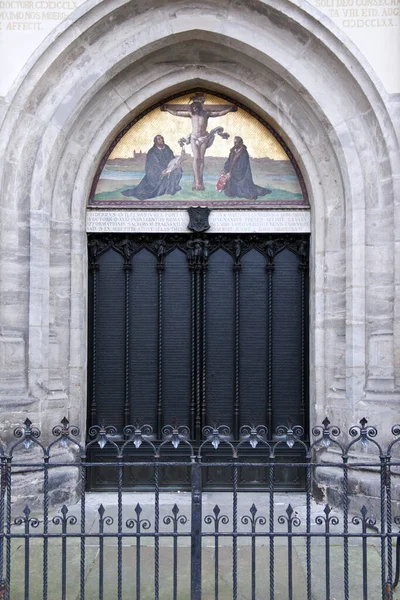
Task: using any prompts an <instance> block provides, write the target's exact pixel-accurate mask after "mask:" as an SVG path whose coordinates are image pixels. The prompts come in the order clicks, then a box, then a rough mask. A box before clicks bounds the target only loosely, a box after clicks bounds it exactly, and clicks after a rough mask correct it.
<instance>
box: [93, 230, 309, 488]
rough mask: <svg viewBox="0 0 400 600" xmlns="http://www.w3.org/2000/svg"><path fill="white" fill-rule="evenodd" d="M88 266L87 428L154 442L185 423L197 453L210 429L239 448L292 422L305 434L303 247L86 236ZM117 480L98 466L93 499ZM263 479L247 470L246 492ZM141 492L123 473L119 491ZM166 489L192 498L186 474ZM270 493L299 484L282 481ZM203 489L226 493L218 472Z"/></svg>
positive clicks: (258, 240) (288, 241)
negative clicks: (105, 426) (251, 426)
mask: <svg viewBox="0 0 400 600" xmlns="http://www.w3.org/2000/svg"><path fill="white" fill-rule="evenodd" d="M89 261H90V278H89V279H90V295H89V306H90V318H89V321H90V331H89V339H90V348H89V385H88V389H89V424H95V423H109V422H113V423H114V424H115V426H116V429H117V432H116V438H115V439H118V437H119V439H120V441H121V442H122V441H123V439H124V437H123V427H124V426H126V425H127V424H128V423H130V422H132V419H137V420H138V421H139V422H141V423H142V424H144V423H145V424H148V425H149V426H151V428H152V431H153V439H154V440H160V439H161V438H162V428H163V426H164V424H165V423H171V422H177V423H185V424H189V428H190V431H191V432H192V438H193V439H192V440H191V441H192V442H193V443H194V445H195V446H198V445H199V444H200V443H201V442H202V441H203V439H204V437H203V434H202V429H203V427H204V425H205V424H207V423H215V424H219V423H224V424H226V425H227V426H229V428H230V431H231V432H232V433H231V434H230V436H231V439H235V440H237V439H238V435H239V430H240V426H241V425H242V424H243V423H266V424H267V428H268V431H275V429H276V426H277V424H278V423H281V422H287V421H288V419H291V420H292V422H294V423H299V424H301V426H302V427H303V428H304V429H305V430H306V431H307V426H306V424H307V405H308V402H307V399H308V335H307V332H308V320H307V315H308V276H307V269H308V236H306V235H285V236H282V235H281V236H278V235H258V234H257V235H255V234H253V235H233V234H229V235H207V234H201V235H198V234H197V235H195V234H169V235H165V236H163V237H160V235H155V234H146V235H143V234H140V235H138V234H136V235H117V234H113V235H100V234H93V235H91V236H90V237H89ZM94 452H95V451H94ZM94 458H95V455H94ZM103 458H104V454H103ZM285 458H286V460H290V461H292V462H295V461H296V460H301V453H299V452H298V451H297V452H295V451H293V452H292V451H290V450H289V449H287V452H286V455H285ZM208 459H209V460H210V462H212V460H213V457H212V452H211V453H209V455H208ZM112 473H113V471H112V470H109V469H107V467H106V466H105V467H104V468H103V469H102V470H101V472H97V474H96V475H94V476H93V480H92V481H91V482H90V487H91V488H92V489H115V486H116V481H115V479H113V478H112ZM266 477H267V475H266V470H265V469H257V468H254V469H249V470H247V471H246V474H244V475H243V480H242V482H241V483H242V485H244V486H248V487H254V486H255V487H257V486H258V487H262V486H264V485H265V484H266V482H267V479H266ZM148 480H149V474H148V473H146V472H145V470H143V472H142V473H140V474H139V475H138V473H137V472H135V475H134V474H133V472H130V471H129V469H127V470H126V475H125V477H124V486H125V488H130V487H131V488H132V487H137V486H143V485H144V486H145V485H146V483H147V482H148ZM161 483H162V484H163V485H167V486H171V487H177V486H185V485H186V486H189V485H190V477H189V471H188V470H187V469H185V468H181V469H180V470H179V471H177V470H175V471H174V470H170V471H169V472H165V479H164V481H163V482H161ZM277 483H280V485H281V487H282V488H285V489H293V488H296V487H297V488H298V487H302V486H303V485H304V479H302V477H301V472H300V471H299V472H298V473H293V472H291V473H289V471H287V470H286V471H285V470H281V472H280V473H279V474H278V475H277ZM205 484H206V485H209V486H211V487H219V488H220V489H224V488H226V489H229V487H230V485H231V483H230V481H228V480H226V481H225V480H224V477H223V474H222V473H221V472H218V471H217V470H216V469H214V468H210V469H209V470H208V471H207V472H206V475H205Z"/></svg>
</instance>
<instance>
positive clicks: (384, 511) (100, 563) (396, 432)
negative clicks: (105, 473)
mask: <svg viewBox="0 0 400 600" xmlns="http://www.w3.org/2000/svg"><path fill="white" fill-rule="evenodd" d="M53 434H54V436H55V439H54V440H53V441H52V442H51V443H50V444H49V445H47V446H45V445H43V444H42V443H41V442H40V440H39V438H40V431H39V430H38V429H37V428H36V427H34V426H33V425H32V423H31V422H30V421H29V419H27V420H26V421H25V423H24V426H22V427H17V428H16V429H15V431H14V435H15V436H16V438H17V441H15V442H13V443H12V444H10V445H9V447H8V448H6V447H5V445H2V446H1V445H0V453H1V496H0V598H1V599H5V600H20V599H22V598H24V600H36V599H39V598H40V599H42V598H43V600H55V599H57V598H61V599H62V600H78V599H79V600H85V599H86V600H88V599H89V598H96V599H99V600H103V599H105V598H107V599H110V598H117V599H118V600H121V599H123V598H136V599H137V600H139V599H142V600H144V599H150V598H152V599H153V598H155V599H156V600H159V599H162V598H165V599H167V598H168V599H171V598H173V599H174V600H178V599H182V600H183V599H188V598H191V599H192V600H200V599H201V598H203V599H204V598H207V599H211V598H215V599H220V600H222V599H225V598H226V599H227V598H232V599H233V600H238V599H239V598H240V599H247V598H249V599H252V600H256V599H258V598H259V599H261V598H262V599H267V598H268V599H269V600H274V599H278V598H288V599H289V600H296V599H297V600H303V599H307V600H319V599H321V600H322V599H324V600H339V599H342V598H343V599H344V600H350V599H351V600H358V598H359V599H362V600H367V599H371V598H377V599H378V598H382V600H390V599H393V598H394V588H395V586H396V584H397V580H398V573H396V566H395V560H394V559H395V555H396V553H397V558H398V553H399V539H400V534H399V527H398V526H399V525H400V516H399V515H398V514H397V508H398V504H397V501H398V500H399V497H398V488H397V486H398V483H397V478H398V476H397V472H398V467H399V466H400V462H399V459H398V457H396V452H395V450H396V449H398V448H399V445H398V442H399V441H400V426H399V425H396V426H394V427H393V428H392V431H391V434H392V436H393V438H392V439H391V441H390V442H389V443H388V444H387V446H386V448H385V449H383V448H382V446H381V445H380V444H379V443H378V442H377V441H376V439H375V438H376V435H377V430H376V429H375V428H374V427H371V426H369V425H368V424H367V421H366V419H362V420H361V421H360V424H359V425H357V426H354V427H351V428H350V430H349V437H347V438H346V437H345V436H342V434H341V432H340V430H339V428H338V427H336V426H332V425H331V424H330V422H329V421H328V419H325V420H324V422H323V423H322V425H321V426H318V427H315V428H314V429H313V431H312V441H311V442H310V443H306V442H304V441H303V440H302V436H303V431H302V429H301V427H299V426H293V425H291V424H289V425H288V426H281V427H278V428H277V430H276V433H275V434H274V435H275V437H274V441H271V440H269V439H268V432H267V430H266V428H265V427H263V426H257V427H255V426H254V427H253V426H248V427H247V426H245V427H242V428H241V432H240V440H239V441H235V442H234V441H232V439H231V436H230V431H229V428H227V427H225V426H220V427H216V426H215V427H205V428H204V431H203V434H204V442H203V443H202V444H201V445H200V446H199V447H198V448H195V447H194V446H193V445H192V444H191V441H190V431H189V429H188V428H187V427H184V426H180V427H179V426H177V425H173V426H167V427H164V429H163V440H162V441H161V442H159V443H155V441H154V439H153V437H152V431H151V427H149V426H146V425H144V426H139V425H138V426H128V427H125V429H124V437H123V439H118V438H117V437H116V430H115V428H113V427H103V426H101V427H98V426H95V427H92V428H91V430H90V431H89V435H90V436H91V437H92V440H91V441H90V442H89V443H87V444H86V445H85V446H83V445H81V444H79V443H78V441H77V436H79V430H78V428H77V427H73V426H71V425H70V424H69V422H68V420H67V419H63V421H62V422H61V424H60V425H58V426H56V427H55V428H54V429H53ZM294 445H298V446H299V447H300V448H302V450H303V457H304V459H303V462H302V463H301V464H300V465H299V463H298V462H296V463H290V462H287V463H285V464H284V466H285V467H286V468H288V469H290V468H292V467H293V468H296V469H298V468H299V466H300V467H301V468H302V469H304V475H305V477H304V480H305V491H304V493H303V494H301V495H300V494H293V495H290V494H289V495H288V494H283V493H281V492H277V490H276V489H275V474H276V469H277V468H278V466H279V468H282V463H279V465H278V464H277V462H276V455H277V451H278V449H279V448H281V447H282V446H288V447H289V448H291V447H293V446H294ZM94 446H96V447H99V448H101V449H103V448H105V447H108V448H109V449H110V448H112V449H113V450H114V453H115V460H114V461H113V462H112V463H107V468H113V469H115V470H116V472H117V491H116V492H115V494H104V495H103V496H101V499H102V502H101V503H98V499H99V494H96V495H94V496H93V495H91V494H89V493H88V492H87V491H86V482H87V479H88V472H89V471H90V469H93V468H97V469H98V468H99V467H101V465H102V464H103V463H102V462H101V461H100V460H98V461H96V462H92V461H90V460H89V459H88V457H89V456H90V449H91V448H93V447H94ZM143 447H146V448H147V449H148V450H149V451H151V457H150V458H149V457H148V456H147V457H145V458H143V457H142V455H141V454H140V450H141V449H143ZM208 447H211V448H212V449H213V463H212V465H213V468H215V469H216V473H219V472H222V471H223V472H229V473H230V477H231V491H230V492H224V493H222V492H220V493H218V492H204V491H203V489H202V470H203V469H204V468H206V467H207V468H208V467H209V466H210V463H209V458H208V460H207V462H205V461H204V451H205V449H206V448H208ZM178 448H179V449H180V450H182V448H184V449H186V451H187V455H184V454H182V452H181V453H180V454H179V460H172V459H171V457H172V458H173V456H174V455H173V452H174V451H177V450H178ZM221 448H224V454H223V457H224V460H219V451H220V449H221ZM260 448H261V449H263V452H264V458H265V457H266V459H267V463H266V462H265V460H263V461H260V459H259V456H260ZM244 449H245V450H246V452H245V456H246V462H240V457H241V453H242V452H243V451H244ZM255 449H257V450H258V453H257V455H256V456H255V460H253V461H250V460H248V456H249V450H255ZM128 450H129V452H128ZM167 450H168V453H166V452H167ZM169 450H171V451H172V454H171V452H169ZM227 450H229V453H230V458H229V460H226V458H225V457H226V451H227ZM135 452H137V453H138V454H137V456H135ZM132 457H133V458H132ZM165 457H166V458H165ZM177 466H184V467H185V468H186V469H187V468H189V470H190V475H191V489H190V492H188V493H179V492H177V493H175V494H172V493H171V492H165V491H164V490H163V489H162V488H161V486H160V484H159V481H160V473H161V472H162V471H163V470H165V469H168V468H170V467H174V468H175V467H177ZM254 466H256V467H259V468H260V469H264V470H266V473H267V477H268V483H267V485H266V486H265V490H262V491H260V490H258V491H256V492H253V493H251V492H246V493H243V492H241V491H240V488H239V473H240V470H241V469H246V468H254ZM143 468H146V469H149V468H151V469H152V471H153V491H152V492H151V493H146V494H144V493H142V492H135V491H133V492H126V491H124V490H123V473H124V470H126V469H133V470H140V469H143ZM332 473H336V476H335V477H334V478H333V479H332ZM354 474H357V477H356V479H357V481H360V474H361V480H362V479H365V480H366V474H368V477H371V478H372V480H373V479H374V478H375V479H376V480H377V481H378V492H379V493H378V509H377V510H375V508H374V505H373V504H369V502H368V499H367V496H365V502H363V501H362V500H361V502H360V495H362V493H363V490H362V487H361V488H359V487H358V486H357V485H354V482H353V475H354ZM66 480H68V481H69V482H70V483H71V482H72V484H73V488H74V489H75V490H76V493H77V496H78V497H77V500H78V501H77V502H76V503H75V504H74V503H72V502H70V503H69V506H67V504H65V503H64V504H62V502H61V504H62V505H61V506H58V508H57V507H54V506H53V504H54V502H60V500H61V501H62V498H63V494H64V496H65V497H67V494H66V484H65V481H66ZM372 480H371V481H372ZM328 482H330V485H331V486H332V488H333V487H334V488H335V490H336V495H335V496H334V497H335V498H339V500H340V504H341V507H340V508H337V507H336V508H334V507H333V506H332V505H331V504H329V503H327V502H325V503H324V504H316V503H315V501H314V499H313V495H312V492H313V489H317V488H318V487H323V486H324V485H327V486H328V491H329V485H328ZM64 488H65V489H64ZM24 495H25V496H27V497H29V499H30V503H27V504H26V505H25V507H24V506H23V505H21V502H20V498H21V497H22V496H24ZM288 497H289V501H288V500H287V499H288ZM357 503H358V504H357ZM361 503H362V504H361ZM360 504H361V506H360ZM367 506H368V507H367ZM371 507H372V508H371ZM355 511H356V512H355ZM397 563H398V561H397Z"/></svg>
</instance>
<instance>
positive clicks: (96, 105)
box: [1, 0, 399, 424]
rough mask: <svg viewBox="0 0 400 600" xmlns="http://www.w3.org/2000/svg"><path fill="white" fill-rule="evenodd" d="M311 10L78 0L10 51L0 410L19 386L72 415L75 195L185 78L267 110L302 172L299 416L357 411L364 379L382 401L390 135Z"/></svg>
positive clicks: (78, 234) (76, 349)
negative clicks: (10, 371)
mask: <svg viewBox="0 0 400 600" xmlns="http://www.w3.org/2000/svg"><path fill="white" fill-rule="evenodd" d="M317 16H318V13H317V11H315V10H313V9H311V8H310V9H309V10H307V11H306V10H305V9H304V7H300V6H299V5H297V4H296V3H291V2H285V3H283V4H282V3H280V5H279V8H277V7H276V6H275V5H274V2H273V1H272V0H270V1H269V2H261V1H259V0H254V1H252V2H250V3H249V2H240V1H238V2H237V3H234V4H232V3H229V2H222V3H221V2H217V0H204V1H202V2H200V3H197V4H196V5H195V6H193V5H191V3H186V4H185V3H184V2H179V1H178V0H171V1H170V2H168V3H167V4H166V5H165V3H164V2H162V1H161V0H153V1H152V2H151V3H150V4H149V3H148V2H145V1H144V0H143V2H140V1H130V2H126V1H124V2H123V1H121V0H120V1H118V2H115V3H112V5H111V4H110V3H108V2H100V3H98V2H86V3H85V4H84V5H83V6H82V7H81V8H80V9H78V10H77V11H75V13H74V15H73V17H71V19H70V20H69V21H67V22H65V23H64V24H62V25H61V26H60V28H59V29H58V30H57V31H56V34H55V36H54V38H51V39H48V40H47V41H46V42H45V43H44V46H43V48H42V50H41V52H39V53H38V55H37V56H35V57H34V58H33V59H32V61H31V62H30V64H28V65H27V67H26V69H25V70H24V72H23V73H22V74H21V77H20V79H19V81H18V82H17V83H16V85H15V86H14V88H13V90H12V92H11V94H10V98H9V99H8V100H9V104H8V106H6V114H5V117H4V121H3V135H2V139H3V144H4V149H5V160H4V163H3V167H2V179H1V186H2V198H3V206H2V215H3V218H2V223H3V228H2V233H1V243H2V256H3V259H2V262H1V274H2V280H3V281H4V282H5V296H4V303H3V305H2V308H1V310H2V321H3V323H4V324H7V325H3V326H6V327H7V331H8V330H9V331H10V334H9V337H10V338H13V339H15V340H16V341H15V342H13V343H15V344H19V346H18V347H19V348H20V350H19V352H20V354H19V355H18V358H17V364H16V377H15V382H12V383H13V385H12V386H11V387H10V386H9V388H8V389H7V384H6V386H5V390H6V395H7V396H8V397H9V398H10V403H9V407H10V408H9V411H10V414H11V413H14V412H15V410H16V409H15V405H14V404H13V401H14V400H13V398H14V397H15V395H16V394H18V395H19V396H21V395H23V396H24V398H25V400H24V402H25V403H26V406H29V410H31V411H32V412H33V413H37V416H38V418H39V417H40V415H42V414H43V418H44V415H45V413H46V414H47V415H50V414H51V416H50V417H46V418H49V419H50V420H51V421H52V422H54V421H56V419H57V418H58V417H59V416H62V413H64V412H66V411H67V410H69V411H70V416H71V418H72V419H73V420H75V421H76V419H78V418H79V419H81V423H83V421H84V414H83V413H84V411H81V405H82V398H83V397H84V395H85V365H86V341H85V340H86V320H85V319H86V307H85V297H86V279H85V271H86V259H85V253H86V247H85V239H86V238H85V202H86V199H87V197H88V194H89V190H90V185H91V182H92V179H93V176H94V172H95V170H96V168H97V165H98V163H99V161H100V159H101V156H102V153H103V152H104V151H105V149H106V147H107V146H108V144H109V143H110V142H111V140H112V138H113V137H114V136H115V134H116V133H117V131H118V130H119V129H121V128H122V127H123V126H124V124H125V123H127V122H128V121H129V120H131V119H132V118H133V117H134V116H135V115H136V114H138V113H139V112H140V111H142V110H143V108H144V107H146V106H149V105H151V104H152V103H154V101H155V100H158V99H161V98H162V97H165V96H167V95H169V94H171V93H175V92H178V91H180V90H184V89H188V88H191V87H196V86H199V87H204V88H208V89H210V90H211V91H213V90H214V91H216V92H218V91H219V92H222V93H225V94H227V95H229V96H230V97H232V98H234V99H235V98H237V99H238V100H240V101H241V102H242V103H243V104H246V105H247V106H249V107H250V108H252V109H253V110H255V111H256V112H257V113H258V114H259V115H260V116H261V117H263V118H266V119H267V120H269V121H270V122H271V123H272V124H273V125H274V127H275V128H276V129H277V130H278V132H279V133H280V135H281V136H282V137H283V138H284V139H285V141H286V142H287V143H288V145H289V146H290V147H291V149H292V152H293V154H294V155H295V157H296V159H297V161H298V163H299V164H300V166H301V168H302V170H303V173H304V176H305V178H306V182H307V185H308V190H309V195H310V200H311V203H312V207H313V208H312V248H313V260H312V270H311V283H312V295H311V296H312V303H311V312H312V319H311V341H312V343H311V346H312V350H311V364H312V370H311V384H312V385H311V388H312V395H311V403H312V418H313V420H314V419H316V418H317V417H320V416H321V414H322V413H325V412H328V413H330V412H334V411H335V410H336V409H337V408H338V407H340V408H341V409H344V408H345V411H344V413H343V414H345V415H346V417H343V419H345V418H349V419H350V420H351V419H354V418H355V416H356V415H357V414H358V407H360V409H361V408H362V410H365V408H364V406H365V403H370V405H369V408H368V409H367V410H368V411H369V412H371V411H372V410H374V409H373V402H375V399H376V396H375V395H374V394H375V388H376V385H378V386H382V390H383V391H385V393H386V394H387V396H386V397H387V398H389V400H390V401H392V402H395V400H396V397H395V382H394V378H393V377H394V376H393V372H394V367H395V365H396V364H397V363H398V362H399V356H398V350H397V344H396V343H395V341H394V340H395V339H396V338H395V334H396V333H397V332H396V331H395V325H394V322H395V316H396V314H397V313H398V308H397V306H396V305H395V304H394V298H395V281H394V265H393V263H392V261H391V257H392V256H393V255H394V253H395V244H394V241H395V239H394V226H393V223H394V216H395V215H394V189H393V188H394V184H395V177H394V176H395V175H396V174H399V153H398V145H397V144H398V143H397V140H396V136H395V131H394V127H393V123H392V118H391V115H390V113H389V110H388V104H387V98H386V97H385V94H384V92H383V91H382V90H381V89H380V88H379V83H378V82H377V81H375V80H374V79H373V75H372V74H371V73H370V72H369V71H368V67H367V66H366V65H365V64H363V62H362V60H361V57H360V56H356V53H355V51H354V48H352V47H350V45H349V44H348V43H347V42H346V40H345V39H344V38H343V36H342V35H339V34H338V32H337V31H336V32H332V31H330V30H329V29H328V28H327V27H325V24H324V20H322V22H319V21H318V20H317V19H316V17H317ZM154 22H156V23H157V28H154V27H153V26H152V23H154ZM132 32H135V33H134V35H133V34H132ZM335 34H336V35H335ZM28 258H29V260H28ZM367 263H368V268H367ZM372 281H374V282H375V287H374V290H373V292H371V290H370V289H368V287H369V284H370V283H371V282H372ZM377 281H378V283H377ZM11 303H13V306H14V310H11V309H10V305H11ZM16 305H17V306H18V311H15V306H16ZM379 332H381V333H379ZM7 335H8V334H7ZM374 335H375V337H376V336H378V338H379V340H378V343H381V345H382V344H383V346H384V347H385V348H387V352H386V359H387V362H388V364H389V365H390V367H389V369H388V370H386V372H380V371H379V364H377V365H372V362H373V360H372V357H373V355H374V345H373V343H372V346H371V340H373V342H374V338H373V336H374ZM379 336H380V337H379ZM23 339H25V341H26V346H25V347H24V345H23V342H22V345H21V343H20V342H18V340H20V341H21V340H23ZM375 341H376V340H375ZM6 346H7V344H3V347H4V348H6ZM383 346H382V347H383ZM371 348H372V349H371ZM371 361H372V362H371ZM374 369H375V371H374ZM377 381H378V383H376V382H377ZM14 384H15V385H14ZM374 386H375V388H374ZM52 401H53V402H52ZM51 406H52V407H53V408H54V411H53V412H51V411H49V410H48V409H49V408H50V407H51ZM378 424H379V423H378Z"/></svg>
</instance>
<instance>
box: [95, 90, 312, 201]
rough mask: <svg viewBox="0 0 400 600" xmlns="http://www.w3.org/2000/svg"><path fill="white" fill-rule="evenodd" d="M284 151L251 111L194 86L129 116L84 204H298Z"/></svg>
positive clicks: (300, 194) (300, 191)
mask: <svg viewBox="0 0 400 600" xmlns="http://www.w3.org/2000/svg"><path fill="white" fill-rule="evenodd" d="M298 175H299V171H298V170H297V172H296V168H295V165H294V162H292V161H291V160H290V158H289V156H288V153H287V151H285V149H284V148H283V146H282V144H281V143H280V142H279V141H278V140H277V138H276V137H275V136H274V135H273V133H272V132H271V131H270V130H269V129H268V128H267V127H266V126H265V125H264V124H263V123H262V122H261V121H260V120H259V119H257V118H256V117H254V116H252V115H251V114H250V113H249V112H247V111H246V110H244V109H243V108H241V107H238V106H236V105H235V104H234V103H231V102H229V101H228V100H225V99H222V98H219V97H217V96H214V95H211V94H208V93H203V92H197V93H194V94H188V95H185V96H182V97H180V98H176V99H174V100H171V101H169V102H167V103H165V104H161V105H160V106H158V107H157V108H154V109H153V110H152V111H150V112H148V113H147V114H146V115H145V116H143V117H142V118H141V119H139V120H137V121H136V122H135V123H134V125H132V127H130V128H129V129H128V131H127V132H126V133H125V134H124V135H123V136H122V137H121V139H119V141H118V142H117V143H116V144H115V145H114V146H113V147H112V149H111V152H109V153H108V155H107V157H106V159H105V160H103V161H102V168H101V169H100V172H99V173H98V178H97V182H96V185H95V188H94V190H93V193H92V195H91V198H90V205H91V206H102V207H117V206H118V207H131V208H144V207H160V208H161V207H163V208H177V207H181V208H186V207H188V206H194V205H196V206H197V205H201V206H210V207H221V208H222V207H224V208H229V207H232V208H233V207H236V208H240V207H243V208H247V207H254V208H261V207H263V208H276V207H280V208H282V207H290V208H295V207H299V208H304V207H305V206H308V202H307V199H306V198H305V194H304V192H305V188H304V185H303V186H302V185H301V182H300V179H299V176H298Z"/></svg>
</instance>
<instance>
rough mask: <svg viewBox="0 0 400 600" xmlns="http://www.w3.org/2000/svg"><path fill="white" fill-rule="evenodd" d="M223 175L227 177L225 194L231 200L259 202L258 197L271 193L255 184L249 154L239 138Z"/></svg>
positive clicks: (235, 141) (236, 138)
mask: <svg viewBox="0 0 400 600" xmlns="http://www.w3.org/2000/svg"><path fill="white" fill-rule="evenodd" d="M223 173H225V174H226V175H227V178H226V184H225V188H224V193H225V195H226V196H229V197H230V198H247V199H249V200H257V198H258V196H266V195H267V194H270V193H271V190H269V189H267V188H263V187H261V186H259V185H256V184H255V183H254V181H253V176H252V173H251V167H250V157H249V153H248V152H247V148H246V146H245V145H244V144H243V140H242V138H241V137H239V136H236V137H235V138H234V145H233V148H232V149H231V151H230V153H229V158H228V160H227V161H226V163H225V165H224V171H223Z"/></svg>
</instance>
